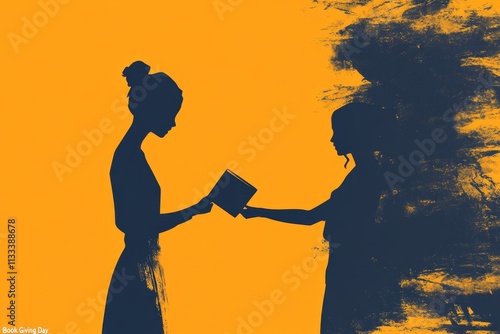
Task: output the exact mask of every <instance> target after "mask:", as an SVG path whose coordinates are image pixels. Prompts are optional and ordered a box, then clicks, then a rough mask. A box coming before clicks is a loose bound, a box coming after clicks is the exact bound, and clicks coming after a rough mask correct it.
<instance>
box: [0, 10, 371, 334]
mask: <svg viewBox="0 0 500 334" xmlns="http://www.w3.org/2000/svg"><path fill="white" fill-rule="evenodd" d="M47 1H48V0H47ZM222 2H223V3H226V4H228V3H229V2H228V1H222ZM42 3H44V1H42ZM232 3H233V4H235V5H228V6H229V7H230V8H231V10H228V11H226V12H224V13H223V14H222V18H223V19H221V16H220V15H219V14H218V13H217V11H216V9H215V8H214V4H213V1H209V0H207V1H196V2H193V1H141V2H119V1H108V2H104V3H103V2H100V1H95V0H87V1H79V0H72V1H69V2H68V3H67V4H61V5H59V8H58V10H57V13H55V14H54V16H53V17H49V18H48V21H47V22H46V24H45V25H43V26H41V27H39V28H38V31H37V32H36V33H34V36H33V37H32V38H28V39H27V43H24V44H21V45H19V46H18V52H15V49H14V48H13V46H12V45H11V43H10V42H9V39H8V34H9V33H11V32H13V33H16V34H19V35H21V32H22V27H23V24H24V23H23V21H22V19H23V17H26V18H27V19H28V20H29V21H31V22H33V16H34V15H35V16H36V15H37V13H39V12H40V11H41V10H42V7H41V5H40V3H39V2H37V1H35V0H29V1H27V0H24V1H18V2H10V3H9V8H8V9H5V8H4V10H3V11H2V12H1V14H0V16H1V17H0V22H1V32H2V33H3V35H4V36H6V38H2V39H1V42H0V43H1V51H0V52H1V55H2V59H3V61H2V62H1V64H0V68H1V73H2V74H3V76H2V86H1V87H2V89H1V94H2V98H1V99H0V105H1V109H2V118H3V119H2V122H0V133H1V136H2V138H1V143H2V144H1V145H2V146H1V147H2V153H3V159H2V167H1V170H2V173H1V175H0V177H1V189H2V193H1V198H0V200H1V203H2V207H1V208H0V218H1V219H2V220H3V221H5V225H6V221H7V218H8V217H15V218H16V219H17V221H18V226H19V228H18V245H19V249H18V270H19V282H18V292H19V299H18V305H19V308H18V323H17V325H18V326H31V327H35V326H43V327H48V328H49V329H50V331H49V333H60V334H62V333H66V334H70V333H99V332H100V328H101V325H102V317H103V310H104V303H103V300H104V298H105V293H106V292H107V288H108V284H109V280H110V278H111V274H112V271H113V268H114V266H115V264H116V261H117V259H118V257H119V255H120V252H121V250H122V249H123V235H122V234H121V232H120V231H119V230H118V229H117V228H116V227H115V226H114V213H113V201H112V194H111V187H110V182H109V167H110V164H111V159H112V155H113V152H114V149H115V148H116V146H117V144H118V143H119V141H120V140H121V138H122V136H123V135H124V133H125V131H126V130H127V128H128V126H129V125H130V123H131V120H132V116H131V115H130V114H129V113H128V111H127V110H126V99H125V95H126V93H127V91H128V87H127V85H126V81H125V79H124V78H123V77H122V76H121V72H122V70H123V68H124V67H125V66H128V65H129V64H130V63H131V62H133V61H135V60H138V59H140V60H143V61H145V62H146V63H148V64H149V65H151V67H152V72H157V71H163V72H166V73H167V74H169V75H170V76H171V77H172V78H173V79H174V80H175V81H176V82H177V83H178V85H179V86H180V87H181V89H182V90H183V91H184V104H183V107H182V110H181V112H180V114H179V116H178V117H177V127H176V128H175V129H173V131H171V132H170V133H169V134H168V135H167V136H166V137H165V138H163V139H159V138H156V137H154V136H153V135H151V136H149V137H148V138H147V139H146V141H145V143H144V145H143V150H144V151H145V152H146V156H147V159H148V161H149V163H150V165H151V167H152V169H153V171H154V173H155V175H156V177H157V179H158V181H159V183H160V185H161V187H162V194H163V197H162V210H163V212H169V211H175V210H179V209H181V208H183V207H186V206H189V205H191V204H193V203H195V201H197V200H198V199H199V197H197V195H196V194H197V193H198V192H206V191H207V190H208V189H210V187H211V185H213V183H214V176H213V175H216V176H217V177H218V176H220V175H221V174H222V172H223V171H224V169H225V168H227V166H228V164H232V165H233V168H232V169H233V170H235V171H236V172H238V174H239V175H240V176H242V177H243V178H245V179H246V180H247V181H249V182H250V183H252V184H253V185H254V186H256V187H257V188H258V189H259V191H258V192H257V194H256V195H255V197H254V198H253V199H252V201H251V204H252V205H256V206H268V207H278V208H279V207H298V208H311V207H313V206H315V205H317V204H319V203H321V202H322V201H324V200H326V199H327V198H328V197H329V195H330V192H331V191H332V190H333V189H335V188H336V187H337V186H338V185H339V184H340V182H341V181H342V180H343V178H344V177H345V175H346V174H347V172H348V170H345V169H344V168H343V164H344V158H342V157H338V156H336V153H335V150H334V149H333V147H332V145H331V143H330V142H329V139H330V136H331V128H330V124H329V119H330V115H331V112H332V111H333V110H334V109H335V107H338V106H340V105H341V104H343V102H345V101H342V100H339V101H338V103H333V102H330V103H326V102H324V101H322V97H323V91H325V90H327V89H332V87H334V85H340V84H342V85H349V86H354V87H356V86H359V85H360V84H361V80H362V78H361V77H360V76H359V75H357V74H356V73H352V72H347V71H344V72H335V71H334V70H333V68H332V67H331V65H330V62H329V60H330V57H331V56H332V52H333V51H332V47H331V42H329V41H328V39H329V38H330V36H329V30H328V29H327V28H328V27H329V26H330V25H331V24H332V23H333V24H334V25H336V26H345V25H347V24H349V20H352V17H351V18H348V17H347V16H346V15H345V14H344V13H342V12H340V11H337V10H332V11H324V10H323V8H322V7H313V3H312V1H310V0H297V1H264V0H253V1H239V2H238V1H232ZM236 3H238V4H236ZM283 110H286V112H287V113H289V114H292V115H293V116H294V118H293V119H290V121H289V124H287V125H286V126H285V127H284V128H283V130H282V131H278V132H274V134H273V138H272V139H269V140H267V142H266V143H262V142H261V145H263V147H261V149H262V150H259V151H257V153H256V155H255V157H254V158H252V159H251V158H250V155H249V154H248V153H244V152H243V151H242V149H245V148H247V149H248V147H249V141H248V140H249V139H248V138H249V136H258V135H259V134H261V136H262V135H263V131H264V132H266V133H267V134H269V131H268V130H265V129H266V128H267V129H269V128H270V124H271V122H273V119H274V118H275V117H276V115H275V112H276V111H283ZM106 119H107V120H108V121H107V122H108V123H110V124H111V125H110V126H111V129H112V130H110V131H108V132H109V133H104V134H103V138H102V142H99V143H98V144H95V145H92V151H91V152H90V153H89V154H88V155H87V156H84V157H82V159H81V161H80V162H79V163H77V164H76V166H75V167H70V168H71V172H67V173H64V174H62V175H60V177H59V178H58V176H57V174H56V172H55V171H54V167H53V164H54V162H58V163H61V164H65V165H67V162H66V158H67V154H68V153H67V152H68V151H67V149H68V147H69V148H70V149H75V150H76V149H77V147H78V145H84V144H82V143H83V142H84V141H86V140H87V139H86V137H85V135H84V133H83V131H85V130H86V131H91V130H93V129H98V128H99V126H100V123H101V122H102V121H103V120H104V121H105V122H106ZM278 124H279V123H278ZM264 136H265V135H264ZM266 138H267V137H266ZM234 162H236V163H237V164H238V167H237V168H235V167H234ZM351 167H352V164H351ZM0 226H1V225H0ZM322 227H323V223H320V224H317V225H315V226H313V227H301V226H291V225H286V224H280V223H276V222H272V221H268V220H263V219H255V220H248V221H247V220H245V219H243V218H241V217H238V218H236V219H234V218H232V217H231V216H229V215H228V214H226V213H225V212H223V211H222V210H220V209H219V208H214V209H213V211H212V213H210V214H209V215H205V216H202V217H196V218H195V219H193V220H192V221H189V222H188V223H186V224H184V225H181V226H179V227H177V228H175V229H174V230H171V231H169V232H166V233H164V234H163V235H162V236H161V240H160V243H161V246H162V259H161V260H162V263H163V265H164V268H165V273H166V280H167V293H168V299H169V311H170V313H169V329H170V330H171V333H173V334H190V333H221V334H233V333H238V324H239V321H240V320H239V319H245V321H247V322H248V321H251V320H249V317H251V316H252V314H255V312H257V311H258V309H257V307H256V306H255V304H254V301H258V302H262V301H263V300H268V299H269V298H270V296H271V294H272V293H273V291H275V290H280V291H282V293H283V296H284V297H283V299H284V302H283V303H282V304H279V305H275V309H274V311H273V312H271V314H270V315H265V316H264V320H263V321H261V323H259V325H258V326H253V327H252V331H253V332H255V333H262V334H264V333H268V334H280V333H287V334H294V333H296V334H304V333H317V332H319V321H320V311H321V303H322V294H323V289H324V286H323V283H324V269H325V264H326V262H325V261H319V260H316V264H317V267H316V264H315V263H314V261H315V260H312V257H315V256H318V255H322V251H321V249H320V248H322V247H323V244H322V242H321V240H322V238H321V235H322ZM1 228H2V231H1V233H3V232H4V231H3V229H4V228H3V227H1ZM2 237H3V238H5V235H2ZM2 249H3V248H2ZM2 252H3V251H2ZM317 259H318V258H317ZM294 266H299V267H302V268H312V269H310V271H311V273H307V277H306V276H302V277H299V276H298V275H297V274H293V273H292V272H291V270H292V269H293V267H294ZM287 278H288V279H287ZM290 278H293V279H294V281H293V282H295V283H294V284H291V281H290ZM292 287H294V288H292ZM295 288H296V289H295ZM2 289H3V283H2ZM0 295H1V296H2V298H4V293H3V292H2V293H1V294H0ZM4 304H5V303H4V301H3V300H2V308H3V305H4ZM92 305H94V306H95V309H94V308H92V307H93V306H92ZM254 320H255V319H254ZM254 323H255V322H254ZM1 326H3V323H2V324H1Z"/></svg>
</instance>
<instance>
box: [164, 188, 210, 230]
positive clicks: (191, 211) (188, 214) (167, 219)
mask: <svg viewBox="0 0 500 334" xmlns="http://www.w3.org/2000/svg"><path fill="white" fill-rule="evenodd" d="M212 206H213V204H212V203H210V200H209V199H207V198H206V197H205V198H202V199H201V201H199V202H198V203H197V204H195V205H192V206H190V207H187V208H186V209H184V210H180V211H176V212H170V213H162V214H160V219H159V227H158V232H159V233H161V232H165V231H168V230H170V229H172V228H174V227H176V226H177V225H180V224H182V223H185V222H187V221H188V220H190V219H191V218H193V217H194V216H196V215H201V214H205V213H208V212H210V210H212Z"/></svg>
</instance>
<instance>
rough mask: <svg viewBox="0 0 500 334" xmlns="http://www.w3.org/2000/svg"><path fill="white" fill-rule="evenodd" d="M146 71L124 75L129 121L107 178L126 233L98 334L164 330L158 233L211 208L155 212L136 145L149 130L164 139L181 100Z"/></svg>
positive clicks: (156, 188)
mask: <svg viewBox="0 0 500 334" xmlns="http://www.w3.org/2000/svg"><path fill="white" fill-rule="evenodd" d="M149 71H150V67H149V66H148V65H147V64H145V63H143V62H142V61H136V62H134V63H132V64H131V65H130V66H129V67H126V68H125V69H124V71H123V76H124V77H125V78H126V79H127V83H128V85H129V86H130V91H129V94H128V98H129V104H128V105H129V109H130V111H131V112H132V114H133V115H134V119H133V122H132V125H131V126H130V128H129V130H128V131H127V133H126V134H125V136H124V137H123V139H122V141H121V142H120V144H119V145H118V147H117V148H116V151H115V153H114V156H113V162H112V164H111V170H110V178H111V186H112V191H113V201H114V208H115V224H116V226H117V227H118V229H120V231H122V232H123V233H124V234H125V249H124V250H123V252H122V254H121V256H120V258H119V260H118V263H117V264H116V267H115V270H114V274H113V277H112V279H111V283H110V285H109V290H108V296H107V300H106V310H105V314H104V322H103V329H102V333H103V334H118V333H120V334H139V333H148V334H164V333H166V332H167V324H166V315H165V311H166V301H167V299H166V293H165V281H164V275H163V269H162V266H161V265H160V263H159V261H158V256H159V252H160V247H159V243H158V238H159V234H160V233H162V232H165V231H168V230H170V229H172V228H174V227H175V226H177V225H179V224H182V223H184V222H186V221H188V220H190V219H191V218H192V217H193V216H194V215H196V214H205V213H208V212H210V210H211V208H212V204H210V201H209V200H207V199H205V198H204V199H202V200H201V201H200V202H199V203H198V204H196V205H193V206H192V207H189V208H186V209H185V210H181V211H177V212H171V213H161V212H160V196H161V194H160V191H161V190H160V185H159V184H158V182H157V180H156V178H155V176H154V174H153V172H152V170H151V168H150V167H149V164H148V162H147V160H146V157H145V155H144V152H143V151H142V150H141V144H142V142H143V140H144V139H145V138H146V136H147V135H148V134H149V133H150V132H152V133H154V134H155V135H157V136H158V137H161V138H163V137H164V136H165V135H166V134H167V133H168V132H169V131H170V130H171V129H172V128H173V127H175V125H176V124H175V117H176V116H177V113H178V112H179V110H180V108H181V105H182V100H183V98H182V90H181V89H179V87H178V86H177V84H176V83H175V82H174V81H173V80H172V79H171V78H170V77H169V76H168V75H166V74H165V73H155V74H149Z"/></svg>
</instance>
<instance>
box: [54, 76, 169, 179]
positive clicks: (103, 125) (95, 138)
mask: <svg viewBox="0 0 500 334" xmlns="http://www.w3.org/2000/svg"><path fill="white" fill-rule="evenodd" d="M161 81H162V79H161V78H151V77H145V78H144V80H143V82H142V85H140V86H136V87H134V88H133V89H132V90H131V92H130V95H129V97H130V98H131V100H130V106H131V107H132V108H134V107H135V106H137V103H138V102H141V101H143V100H144V99H146V97H147V95H148V92H150V91H152V90H154V89H155V88H156V87H158V85H159V84H160V83H161ZM127 105H128V103H127V97H126V96H125V95H122V96H121V97H120V98H116V99H115V100H113V102H112V103H111V112H112V113H113V114H115V115H117V116H116V117H118V119H119V120H125V119H126V118H128V117H130V116H131V113H130V111H129V109H128V107H127ZM115 129H116V122H113V120H112V119H111V118H110V117H104V118H102V119H101V120H100V121H99V123H98V125H97V126H95V127H93V128H90V129H83V130H82V131H81V134H82V136H83V138H82V139H81V140H80V141H78V142H77V143H76V144H75V145H66V147H65V151H66V155H65V158H64V160H62V161H57V160H54V161H52V163H51V167H52V170H53V171H54V174H55V175H56V177H57V180H58V181H59V182H63V181H64V177H65V176H66V174H69V173H71V172H73V171H74V170H75V168H77V167H78V166H80V165H81V164H82V163H83V161H84V160H85V158H87V157H88V156H89V155H91V154H92V152H93V151H94V149H95V148H96V147H98V146H99V145H101V144H102V143H103V142H104V139H105V138H106V135H109V134H110V133H112V132H113V131H114V130H115Z"/></svg>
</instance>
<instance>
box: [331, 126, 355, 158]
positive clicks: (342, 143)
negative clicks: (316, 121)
mask: <svg viewBox="0 0 500 334" xmlns="http://www.w3.org/2000/svg"><path fill="white" fill-rule="evenodd" d="M334 118H335V117H333V118H332V132H333V135H332V138H331V139H330V141H331V142H332V143H333V147H334V148H335V150H336V151H337V154H338V155H346V154H349V153H352V151H353V149H355V148H356V146H357V144H358V142H359V138H357V137H356V136H355V134H354V133H353V131H352V129H349V128H348V127H347V126H345V125H346V124H340V122H339V121H338V120H335V119H334Z"/></svg>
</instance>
